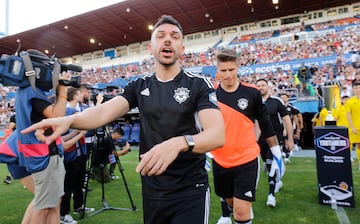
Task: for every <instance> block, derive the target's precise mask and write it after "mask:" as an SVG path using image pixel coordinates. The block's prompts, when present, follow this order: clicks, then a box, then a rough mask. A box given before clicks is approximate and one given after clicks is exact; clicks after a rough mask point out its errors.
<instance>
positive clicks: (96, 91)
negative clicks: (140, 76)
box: [90, 86, 119, 104]
mask: <svg viewBox="0 0 360 224" xmlns="http://www.w3.org/2000/svg"><path fill="white" fill-rule="evenodd" d="M114 89H119V87H117V86H107V87H105V88H96V87H93V88H91V93H90V100H91V101H93V102H94V104H96V103H97V99H96V97H97V96H98V95H99V94H103V97H104V99H103V102H106V101H108V100H111V99H112V98H114V97H115V96H117V95H118V94H113V93H110V92H113V90H114ZM103 102H102V103H103Z"/></svg>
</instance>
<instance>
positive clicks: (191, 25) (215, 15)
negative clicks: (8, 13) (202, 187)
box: [0, 0, 358, 58]
mask: <svg viewBox="0 0 360 224" xmlns="http://www.w3.org/2000/svg"><path fill="white" fill-rule="evenodd" d="M355 2H358V0H325V1H324V0H280V1H279V8H278V9H275V8H274V5H273V4H272V1H271V0H252V4H248V3H247V0H128V1H125V2H121V3H117V4H114V5H111V6H108V7H104V8H100V9H97V10H94V11H91V12H88V13H84V14H81V15H78V16H74V17H71V18H67V19H64V20H61V21H58V22H55V23H51V24H48V25H44V26H41V27H38V28H35V29H32V30H28V31H25V32H21V33H18V34H14V35H10V36H6V37H3V38H0V54H3V53H7V54H13V53H14V52H15V51H16V49H17V47H18V43H17V41H18V40H20V41H21V49H23V50H25V49H29V48H34V49H38V50H42V51H44V50H46V49H47V50H49V54H54V53H55V54H56V55H57V57H59V58H65V57H70V56H74V55H78V54H83V53H87V52H93V51H97V50H103V49H109V48H114V47H117V46H123V45H128V44H132V43H138V42H143V41H147V40H149V39H150V30H148V26H149V25H151V24H154V23H155V22H156V20H157V19H158V18H159V17H160V16H161V15H163V14H167V15H172V16H173V17H174V18H176V19H177V20H178V21H179V22H180V23H181V25H182V26H183V28H184V32H185V34H189V33H196V32H201V31H206V30H213V29H217V28H223V27H227V26H233V25H238V24H243V23H248V22H255V21H261V20H265V19H270V18H278V17H282V16H287V15H293V14H298V13H304V11H307V12H309V11H313V10H319V9H324V8H330V7H335V6H339V5H346V4H351V3H355ZM251 8H253V9H254V11H253V12H252V10H251ZM210 20H211V21H210ZM90 38H94V40H95V43H93V44H92V43H90V42H89V39H90Z"/></svg>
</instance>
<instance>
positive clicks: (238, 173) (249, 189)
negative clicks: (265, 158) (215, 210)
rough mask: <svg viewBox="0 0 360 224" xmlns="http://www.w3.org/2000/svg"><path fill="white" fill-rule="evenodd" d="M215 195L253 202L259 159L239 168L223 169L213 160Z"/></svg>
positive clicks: (257, 178)
mask: <svg viewBox="0 0 360 224" xmlns="http://www.w3.org/2000/svg"><path fill="white" fill-rule="evenodd" d="M213 174H214V187H215V193H216V194H217V195H218V196H219V197H222V198H232V197H235V198H238V199H241V200H245V201H249V202H252V201H255V190H256V187H257V183H258V180H259V159H258V158H256V159H254V160H253V161H250V162H248V163H245V164H243V165H240V166H236V167H231V168H223V167H221V166H220V165H219V164H218V163H216V162H215V160H213Z"/></svg>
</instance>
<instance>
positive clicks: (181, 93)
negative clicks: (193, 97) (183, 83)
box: [174, 87, 190, 104]
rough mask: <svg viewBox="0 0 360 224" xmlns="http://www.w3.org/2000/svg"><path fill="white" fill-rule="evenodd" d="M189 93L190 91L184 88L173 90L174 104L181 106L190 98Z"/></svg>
mask: <svg viewBox="0 0 360 224" xmlns="http://www.w3.org/2000/svg"><path fill="white" fill-rule="evenodd" d="M189 93H190V90H189V89H187V88H184V87H180V88H177V89H176V90H174V99H175V100H176V102H178V103H180V104H182V103H183V102H185V101H186V100H187V98H189V96H190V95H189Z"/></svg>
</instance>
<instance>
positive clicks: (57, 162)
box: [32, 155, 65, 210]
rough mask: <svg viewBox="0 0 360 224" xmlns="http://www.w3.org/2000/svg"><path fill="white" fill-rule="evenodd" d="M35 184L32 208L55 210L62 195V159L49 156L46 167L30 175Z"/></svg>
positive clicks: (63, 176)
mask: <svg viewBox="0 0 360 224" xmlns="http://www.w3.org/2000/svg"><path fill="white" fill-rule="evenodd" d="M32 176H33V179H34V184H35V197H34V207H35V209H36V210H41V209H45V208H55V207H57V206H59V204H60V203H59V202H60V201H59V199H60V198H61V196H62V195H63V194H64V178H65V168H64V157H60V156H59V155H53V156H50V159H49V164H48V166H47V167H46V168H45V169H44V170H42V171H39V172H35V173H32Z"/></svg>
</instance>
